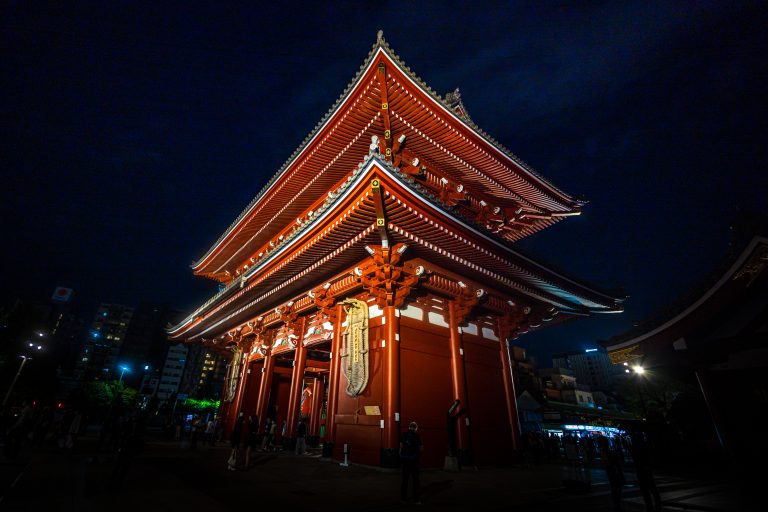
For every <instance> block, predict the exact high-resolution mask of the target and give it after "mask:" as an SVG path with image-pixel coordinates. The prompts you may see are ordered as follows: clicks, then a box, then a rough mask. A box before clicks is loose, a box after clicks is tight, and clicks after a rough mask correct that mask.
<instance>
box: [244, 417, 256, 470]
mask: <svg viewBox="0 0 768 512" xmlns="http://www.w3.org/2000/svg"><path fill="white" fill-rule="evenodd" d="M245 443H246V445H247V448H246V449H245V469H251V452H255V451H256V448H258V446H259V417H258V416H256V415H255V414H251V415H250V416H248V435H247V437H246V441H245Z"/></svg>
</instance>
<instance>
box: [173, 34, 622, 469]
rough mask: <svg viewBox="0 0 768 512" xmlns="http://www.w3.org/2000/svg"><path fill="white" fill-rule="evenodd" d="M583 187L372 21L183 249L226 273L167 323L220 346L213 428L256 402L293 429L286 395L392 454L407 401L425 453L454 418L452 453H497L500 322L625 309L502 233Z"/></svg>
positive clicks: (330, 432) (517, 330)
mask: <svg viewBox="0 0 768 512" xmlns="http://www.w3.org/2000/svg"><path fill="white" fill-rule="evenodd" d="M581 206H582V203H580V202H579V201H576V200H574V199H572V198H571V197H570V196H568V195H567V194H565V193H564V192H562V191H561V190H559V189H557V188H556V187H555V186H553V185H552V184H551V183H549V182H547V181H546V180H544V179H543V178H542V177H541V176H539V175H538V174H536V173H535V172H534V171H533V170H532V169H531V168H530V167H529V166H528V165H526V164H525V163H523V162H522V161H521V160H520V159H519V158H518V157H516V156H515V155H513V154H512V153H510V152H509V151H508V150H506V149H505V148H504V147H502V146H501V145H500V144H499V143H497V142H496V141H494V140H493V139H492V138H491V137H490V136H488V135H487V134H486V133H484V132H483V131H482V130H480V129H479V128H478V127H477V126H476V125H475V124H474V123H473V122H472V120H471V119H470V117H469V115H468V114H467V110H466V108H465V107H464V105H463V103H462V101H461V98H460V96H459V92H458V89H457V90H456V91H455V92H453V93H450V94H448V95H446V96H444V97H440V96H439V95H437V94H436V93H435V92H434V91H432V89H430V88H429V87H428V86H427V85H426V84H424V82H422V81H421V80H420V79H419V78H418V77H417V76H416V75H415V74H414V73H413V72H412V71H411V70H410V69H409V68H408V67H407V66H406V65H405V64H404V63H403V62H402V61H401V60H400V59H399V58H398V56H397V55H396V54H395V53H394V52H393V51H392V50H391V49H390V47H389V46H388V45H387V43H386V42H385V41H384V39H383V37H382V35H381V32H380V33H379V36H378V38H377V42H376V44H375V45H374V47H373V49H372V51H371V52H370V54H369V55H368V58H367V59H366V61H365V62H364V64H363V65H362V66H361V68H360V71H359V72H358V74H357V76H356V77H355V78H354V79H353V80H352V82H351V83H350V84H349V86H348V87H347V88H346V90H345V91H344V92H343V94H342V95H341V96H340V98H339V100H338V101H337V102H336V104H335V105H334V106H333V107H332V108H331V109H330V110H329V112H328V113H327V114H326V115H325V117H324V118H323V119H322V120H321V121H320V122H319V123H318V124H317V126H316V127H315V129H314V130H313V131H312V133H311V134H310V135H309V136H308V137H307V138H306V139H305V140H304V141H303V142H302V144H301V146H300V147H299V148H298V149H297V150H296V151H295V152H294V153H293V155H291V157H290V158H289V159H288V160H287V161H286V162H285V164H284V165H283V166H282V167H281V168H280V170H279V171H278V172H277V173H276V174H275V176H274V177H273V178H272V179H271V180H270V181H269V183H268V184H267V185H266V186H265V187H264V188H263V189H262V190H261V192H259V194H258V195H257V196H256V198H255V199H254V200H253V201H252V202H251V203H250V204H249V205H248V206H247V207H246V209H245V210H244V211H243V212H242V213H241V214H240V216H239V217H238V218H237V219H236V220H235V221H234V222H233V223H232V225H231V226H230V227H229V229H227V230H226V232H225V233H224V234H223V235H222V236H221V237H220V238H219V240H217V241H216V243H215V244H213V246H212V247H211V248H210V249H209V250H208V252H206V253H205V255H204V256H203V257H202V258H201V259H200V260H199V261H197V263H195V264H194V266H193V269H194V273H195V274H197V275H202V276H206V277H209V278H212V279H215V280H217V281H220V282H222V283H225V284H226V286H225V287H224V288H223V289H222V290H221V291H220V292H219V293H217V294H216V295H215V296H214V297H211V298H210V299H209V300H208V301H206V302H205V303H204V304H203V305H201V306H200V307H199V308H197V309H196V310H195V311H194V312H193V313H192V314H190V315H189V316H188V317H187V318H186V319H185V320H184V321H182V322H181V323H180V324H179V325H177V326H175V327H173V328H172V329H170V331H169V333H170V337H171V338H172V339H173V340H185V341H187V342H198V343H204V344H206V345H207V346H209V347H214V348H217V349H218V350H221V351H222V352H226V353H228V354H231V355H232V361H231V363H230V372H229V377H228V380H227V383H226V385H225V390H224V396H223V397H222V398H223V400H222V404H223V405H222V410H221V414H222V417H223V420H224V423H225V428H226V429H227V431H229V429H230V428H231V425H232V423H233V421H234V418H235V417H236V416H237V414H238V413H239V412H243V413H245V414H246V415H249V414H256V415H258V418H259V419H260V424H261V425H262V426H263V425H264V423H265V421H264V420H265V419H266V418H268V417H270V418H272V419H273V420H276V421H277V424H278V426H282V425H283V424H284V423H285V434H284V436H283V438H284V439H283V442H284V443H287V444H290V443H291V442H292V441H293V440H294V439H295V435H296V428H297V424H298V420H299V416H300V415H302V416H305V417H306V421H307V422H308V423H307V425H308V435H309V436H310V440H311V441H317V442H321V443H322V444H323V448H324V451H325V453H326V454H330V455H332V456H333V457H335V458H342V453H343V449H344V446H345V445H347V447H348V449H349V451H350V456H351V460H352V461H354V462H358V463H363V464H371V465H379V464H381V465H392V464H396V463H397V448H398V442H399V441H398V440H399V434H400V431H401V430H402V429H404V428H407V425H408V422H410V421H412V420H415V421H417V422H418V423H419V426H420V432H421V434H422V437H423V439H424V441H425V452H424V458H423V463H424V464H425V465H427V466H441V465H442V464H443V460H444V457H445V455H446V452H447V446H448V437H449V433H448V430H449V429H448V424H449V423H450V422H453V426H452V429H453V433H454V436H453V438H454V439H455V447H456V449H457V454H458V455H459V456H461V457H462V458H463V459H465V460H467V459H472V460H474V462H475V463H478V464H486V463H493V462H499V461H501V460H503V459H504V458H507V457H508V456H509V454H510V453H511V452H512V451H513V450H514V449H518V448H519V442H520V441H519V433H518V432H519V431H518V420H517V411H516V405H515V392H514V389H513V382H512V378H511V374H510V361H509V352H508V344H507V341H508V340H510V339H514V338H517V337H518V336H520V335H521V334H523V333H526V332H528V331H531V330H534V329H539V328H542V327H544V326H547V325H552V324H555V323H558V322H561V321H564V320H567V319H570V318H573V317H578V316H584V315H589V314H591V313H600V312H604V313H614V312H620V311H621V310H622V308H621V304H620V303H621V301H620V299H617V298H615V297H611V296H609V295H606V294H604V293H601V292H598V291H596V290H593V289H591V288H589V287H586V286H584V285H582V284H579V283H578V282H576V281H574V280H573V279H571V278H568V277H565V276H563V275H562V274H560V273H558V272H555V271H553V270H550V269H548V268H546V267H545V266H542V265H540V264H538V263H536V262H535V261H533V260H531V259H530V258H528V257H525V256H523V255H521V254H520V253H519V252H517V251H515V250H514V249H513V243H514V242H515V241H517V240H519V239H521V238H523V237H525V236H527V235H530V234H532V233H535V232H537V231H539V230H541V229H544V228H546V227H547V226H550V225H552V224H554V223H555V222H558V221H559V220H561V219H562V218H564V217H568V216H571V215H578V214H579V213H580V208H581ZM455 400H460V405H459V407H458V408H457V409H455V410H454V411H453V419H452V420H448V415H447V411H448V409H449V408H450V407H451V405H452V404H453V403H454V401H455ZM262 428H263V427H262ZM277 433H278V436H279V435H280V434H281V428H279V427H278V429H277Z"/></svg>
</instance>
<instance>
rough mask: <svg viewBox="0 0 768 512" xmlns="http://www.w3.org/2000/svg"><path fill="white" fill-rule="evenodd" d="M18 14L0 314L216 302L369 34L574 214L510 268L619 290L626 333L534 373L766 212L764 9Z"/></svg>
mask: <svg viewBox="0 0 768 512" xmlns="http://www.w3.org/2000/svg"><path fill="white" fill-rule="evenodd" d="M33 4H37V2H13V3H12V4H11V5H6V7H4V9H3V12H2V14H0V30H1V31H2V32H1V35H0V37H1V38H2V39H0V47H1V48H2V58H1V59H0V69H1V70H2V80H1V81H0V87H2V91H1V94H0V105H2V106H1V107H0V116H1V117H0V120H1V123H2V124H1V126H2V137H0V148H2V149H1V150H0V154H1V155H2V160H1V161H0V164H1V165H0V172H1V173H2V188H1V189H0V227H1V228H2V233H1V234H0V236H2V240H3V243H2V248H3V250H2V256H0V257H1V258H2V260H1V261H0V263H2V269H3V277H2V284H1V285H0V293H1V294H2V296H1V297H0V299H2V301H6V300H9V299H12V298H14V297H17V296H24V297H35V298H40V299H45V298H47V297H48V296H50V293H51V292H52V290H53V288H54V287H55V286H57V285H63V286H69V287H73V288H75V290H76V293H77V295H78V301H79V302H80V304H81V305H82V306H83V307H84V309H86V312H85V314H86V316H89V315H90V314H92V311H91V310H88V308H94V307H95V305H96V304H97V303H98V302H100V301H104V302H121V303H128V304H136V303H138V302H139V301H140V300H150V301H158V302H169V303H171V304H172V305H174V306H176V307H178V308H180V309H183V310H184V311H190V310H191V309H192V308H193V307H195V306H196V305H198V304H199V303H201V302H203V301H204V300H205V299H206V298H207V297H208V296H210V295H211V294H212V293H213V292H214V291H215V288H216V285H215V284H214V283H213V282H209V281H207V280H205V279H203V278H198V277H194V276H192V274H191V270H190V268H189V265H190V263H191V262H192V261H193V260H195V259H197V258H198V257H200V256H201V255H202V254H203V253H204V252H205V250H206V249H207V248H208V247H209V246H210V245H211V244H212V243H213V242H214V241H215V240H216V239H217V238H218V236H219V235H220V234H221V233H222V232H223V231H224V229H225V228H226V227H227V226H229V224H230V223H231V222H232V221H233V220H234V218H235V217H236V216H237V215H238V214H239V213H240V211H241V210H242V209H243V208H244V207H245V206H246V205H247V203H248V202H249V201H250V200H251V199H252V198H253V197H254V196H255V194H256V193H257V192H258V191H259V189H261V187H262V186H263V184H264V183H265V182H266V181H267V180H268V179H269V177H270V176H271V175H272V174H273V173H274V172H275V171H276V170H277V169H278V168H279V166H280V165H281V164H282V163H283V161H284V160H285V159H286V158H287V157H288V156H289V155H290V154H291V153H292V152H293V150H294V149H295V148H296V147H297V146H298V145H299V143H300V142H301V140H302V139H303V138H304V137H305V136H306V135H307V133H309V131H310V130H311V129H312V127H313V126H314V125H315V123H316V122H317V121H318V120H319V119H320V118H321V117H322V115H323V114H324V113H325V111H326V110H327V109H328V108H329V107H330V106H331V105H332V103H333V102H334V101H335V99H336V98H337V97H338V95H339V94H340V93H341V92H342V91H343V89H344V87H345V86H346V84H347V83H348V82H349V80H350V79H351V78H352V77H353V76H354V74H355V72H356V71H357V69H358V66H359V65H360V64H361V63H362V62H363V60H364V58H365V56H366V55H367V53H368V51H369V50H370V48H371V45H372V44H373V42H374V41H375V38H376V31H377V29H379V28H382V29H383V30H384V33H385V37H386V39H387V40H388V41H389V43H390V45H391V46H392V47H393V48H394V50H395V51H396V52H397V53H398V54H399V55H400V56H401V57H402V58H403V59H404V61H405V62H406V63H407V64H408V65H409V66H410V67H411V68H412V69H414V70H415V72H416V73H418V74H419V75H420V76H421V77H422V78H423V79H424V80H425V81H426V82H427V83H428V84H429V85H430V86H431V87H432V88H433V89H435V90H437V91H439V92H441V93H444V92H447V91H449V90H452V89H453V88H454V87H456V86H459V87H460V88H461V91H462V96H463V99H464V102H465V104H466V105H467V108H468V109H469V112H470V115H471V116H472V117H473V119H474V121H475V122H476V123H477V124H478V125H479V126H481V127H482V128H483V129H484V130H485V131H487V132H488V133H490V134H491V135H492V136H493V137H495V138H496V139H497V140H499V141H501V142H502V143H503V144H504V145H505V146H507V147H508V148H509V149H510V150H511V151H513V152H514V153H516V154H517V155H519V156H520V157H521V158H522V159H523V160H524V161H526V162H527V163H528V164H530V165H531V166H533V167H534V168H535V169H536V170H537V171H538V172H539V173H540V174H542V175H543V176H545V177H546V178H547V179H549V180H550V181H552V182H553V183H554V184H556V185H557V186H558V187H560V188H562V189H563V190H565V191H566V192H568V193H570V194H572V195H573V196H576V197H581V198H585V199H587V200H588V201H589V204H588V205H587V206H586V207H585V209H584V214H583V215H582V216H581V217H577V218H570V219H567V220H565V221H563V222H561V223H559V224H557V225H556V226H554V227H552V228H550V229H548V230H546V231H544V232H542V233H539V234H536V235H534V236H533V237H530V238H529V239H528V240H526V241H524V242H523V243H522V247H523V248H524V250H526V251H527V252H529V253H532V254H534V255H536V256H537V257H538V258H539V259H541V260H543V261H544V262H550V263H552V264H554V265H556V266H557V267H559V268H561V269H563V270H565V271H566V272H567V273H569V274H570V275H573V276H575V277H578V278H580V279H582V280H585V281H587V282H591V283H595V284H596V285H598V286H601V287H604V288H615V287H623V288H624V289H625V290H626V292H627V294H629V295H630V299H629V300H628V301H627V302H626V313H624V314H621V315H605V316H597V317H594V318H591V319H587V320H581V321H579V322H575V323H571V324H567V325H564V326H560V327H556V328H552V329H549V330H545V331H542V332H540V333H536V334H531V335H528V336H526V337H524V338H522V339H521V342H523V344H524V345H529V346H530V347H531V350H532V351H533V352H534V353H535V354H539V355H544V354H547V353H548V352H550V351H552V350H558V349H563V348H569V347H573V348H576V347H584V346H587V345H590V344H593V343H594V341H595V340H596V339H598V338H607V337H610V336H612V335H614V334H617V333H620V332H622V331H624V330H626V329H627V328H629V327H631V326H632V325H633V324H634V323H636V322H638V321H641V320H643V319H645V318H647V317H649V316H650V315H651V314H652V313H653V312H654V311H656V310H658V309H659V308H661V307H663V306H665V305H667V304H669V303H670V302H672V301H673V300H674V299H675V298H676V297H677V296H678V295H680V294H682V293H684V292H685V291H687V290H689V289H690V288H691V287H692V286H694V285H696V283H698V282H699V281H701V280H702V279H703V278H704V277H705V276H706V275H707V274H708V273H709V272H710V271H711V270H712V268H713V267H714V266H715V265H716V264H717V263H718V262H719V261H720V260H721V259H722V257H723V256H724V255H725V254H726V252H727V250H728V243H729V240H730V231H729V226H730V225H731V223H732V222H733V220H734V218H735V217H736V215H737V213H738V212H739V211H740V210H758V211H759V210H761V209H764V201H765V198H766V192H767V191H768V190H767V189H768V185H767V184H766V172H765V171H766V160H767V158H766V156H767V155H766V119H768V116H767V115H766V114H768V112H766V110H767V109H766V96H765V91H766V90H768V83H767V82H768V80H767V79H766V77H767V74H766V67H767V65H766V61H767V60H768V59H766V55H767V54H768V37H767V36H766V31H765V26H766V20H767V19H768V16H766V14H767V13H768V8H766V4H764V3H763V4H762V5H761V4H759V3H755V4H748V3H747V4H744V3H741V4H736V3H731V2H703V1H697V2H687V3H684V2H672V3H663V2H658V3H653V5H652V6H649V5H646V4H647V3H646V2H637V3H623V2H604V3H590V6H584V5H582V4H586V2H583V3H580V2H576V3H569V4H568V5H566V4H557V3H553V4H546V3H543V2H535V3H531V4H528V6H524V5H523V6H519V5H515V6H507V7H501V6H500V5H499V4H488V5H485V6H482V5H481V4H479V3H476V2H472V3H469V2H468V3H466V4H455V5H453V6H450V5H449V4H445V3H424V4H420V6H418V7H415V6H413V5H412V3H411V2H376V3H375V5H376V6H377V7H376V8H367V7H363V6H362V5H363V4H361V3H358V2H350V3H338V4H336V3H334V5H335V6H334V7H331V6H324V7H322V8H321V9H319V10H312V9H309V8H307V7H302V6H298V5H295V6H292V7H291V6H290V4H289V3H286V2H272V3H269V4H268V5H266V6H264V7H259V8H255V7H254V8H250V9H243V8H241V7H233V6H230V7H226V6H224V4H222V3H219V2H216V3H215V4H216V5H215V6H213V5H209V6H208V7H201V8H197V7H191V6H190V5H189V4H178V5H176V6H174V7H171V6H170V5H169V4H168V3H166V2H153V3H147V4H141V5H140V4H135V3H132V4H127V3H122V2H121V3H119V5H120V6H116V5H118V3H117V2H98V3H94V4H93V5H91V6H89V7H86V6H84V4H80V6H79V7H77V8H75V7H72V6H59V7H49V8H44V7H41V6H33ZM51 4H53V2H51ZM212 4H213V3H212ZM510 4H511V3H510ZM515 4H517V3H515ZM571 4H573V5H571ZM107 6H108V7H107Z"/></svg>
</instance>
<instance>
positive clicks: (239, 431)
mask: <svg viewBox="0 0 768 512" xmlns="http://www.w3.org/2000/svg"><path fill="white" fill-rule="evenodd" d="M244 422H245V418H244V417H243V413H242V412H241V413H240V414H239V415H238V417H237V420H235V426H234V427H232V436H231V437H230V439H229V442H230V445H231V446H232V452H231V453H230V455H229V459H228V460H227V469H228V470H229V471H236V470H237V456H238V452H239V450H240V440H241V438H242V437H243V423H244Z"/></svg>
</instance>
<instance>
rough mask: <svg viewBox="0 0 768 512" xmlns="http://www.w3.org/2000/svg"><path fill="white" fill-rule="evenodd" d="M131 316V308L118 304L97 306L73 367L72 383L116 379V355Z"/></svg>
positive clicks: (118, 352) (118, 355)
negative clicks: (73, 377)
mask: <svg viewBox="0 0 768 512" xmlns="http://www.w3.org/2000/svg"><path fill="white" fill-rule="evenodd" d="M133 312H134V309H133V308H132V307H129V306H124V305H122V304H106V303H102V304H100V305H99V308H98V310H97V311H96V316H95V317H94V319H93V321H92V322H91V325H90V327H89V328H88V330H87V332H86V335H85V341H84V343H83V346H82V350H81V352H80V357H79V358H78V360H77V362H76V365H75V371H74V376H75V378H76V380H80V381H82V380H92V379H115V378H117V375H118V374H119V372H120V370H119V369H118V368H117V366H118V361H119V357H120V352H121V350H122V347H123V342H124V341H125V335H126V333H127V332H128V325H129V324H130V323H131V318H133Z"/></svg>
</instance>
